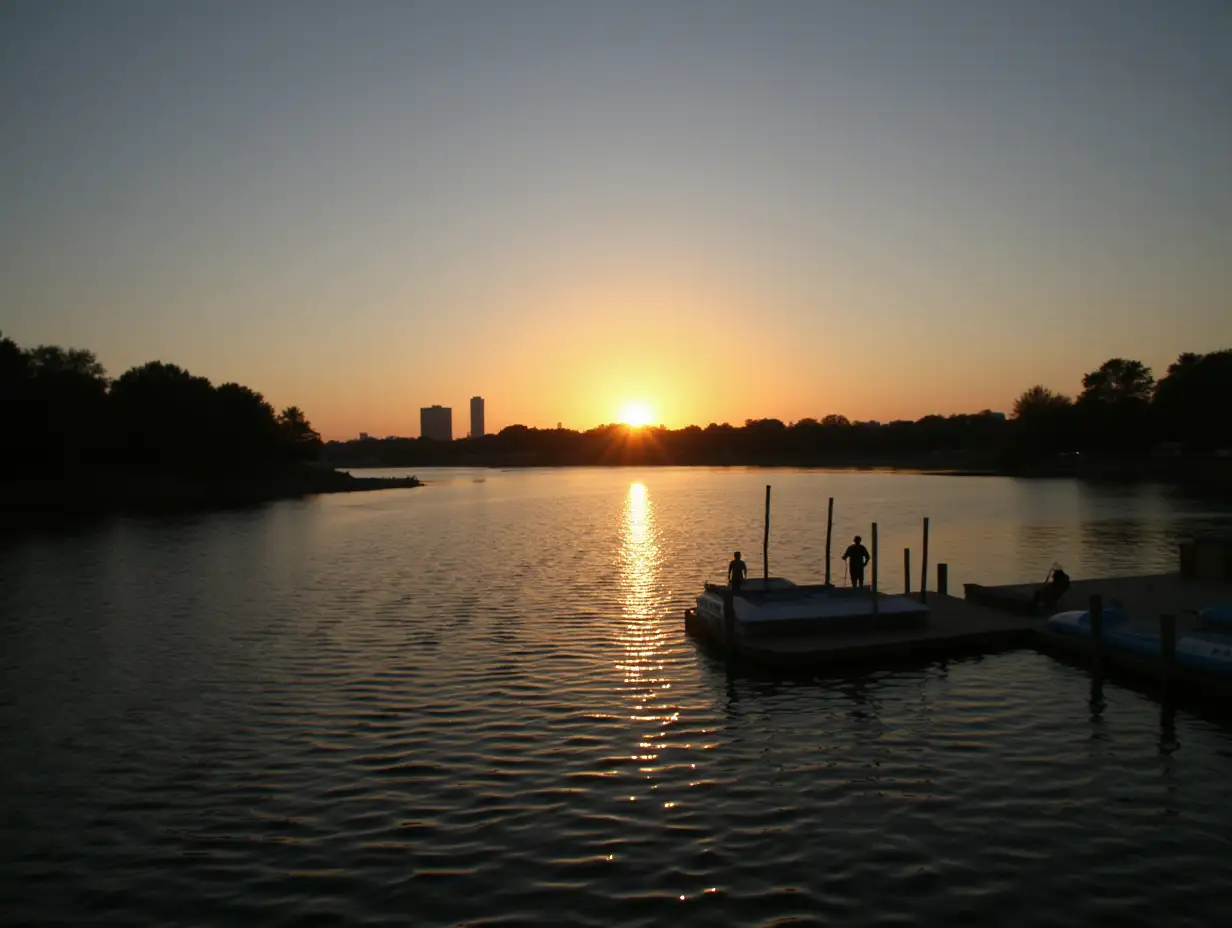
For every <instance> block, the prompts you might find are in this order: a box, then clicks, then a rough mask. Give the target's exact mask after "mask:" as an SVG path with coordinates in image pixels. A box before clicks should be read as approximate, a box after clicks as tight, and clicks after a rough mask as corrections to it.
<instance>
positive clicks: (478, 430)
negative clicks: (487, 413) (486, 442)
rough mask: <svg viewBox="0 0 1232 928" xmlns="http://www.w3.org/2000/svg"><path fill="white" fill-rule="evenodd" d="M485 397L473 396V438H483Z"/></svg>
mask: <svg viewBox="0 0 1232 928" xmlns="http://www.w3.org/2000/svg"><path fill="white" fill-rule="evenodd" d="M484 434H485V432H484V430H483V397H482V396H472V397H471V438H483V436H484Z"/></svg>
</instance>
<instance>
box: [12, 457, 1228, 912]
mask: <svg viewBox="0 0 1232 928" xmlns="http://www.w3.org/2000/svg"><path fill="white" fill-rule="evenodd" d="M420 476H423V477H428V478H429V479H431V480H432V481H433V482H432V483H430V485H429V486H426V487H424V488H421V489H417V490H409V491H389V492H382V493H371V494H355V495H351V496H330V497H319V498H315V499H311V500H306V501H301V502H286V503H279V504H275V505H271V506H267V507H263V508H260V509H256V510H250V511H242V512H228V513H218V514H209V515H194V516H185V517H179V518H159V519H120V520H115V521H110V522H105V523H101V524H95V525H90V526H82V527H78V528H74V529H71V530H69V529H60V530H56V531H51V530H48V531H45V532H38V533H29V532H26V533H22V534H20V535H15V536H14V535H10V536H8V537H5V538H3V539H2V540H0V921H3V922H4V923H6V924H18V923H34V922H39V921H47V922H54V921H58V920H68V919H76V920H81V919H87V918H93V919H95V920H97V921H99V922H104V921H105V922H108V923H112V924H152V925H153V924H171V923H198V924H228V923H235V924H254V923H257V924H300V923H305V924H307V923H312V924H331V923H338V924H344V923H353V924H377V923H388V924H422V925H434V924H455V923H465V924H474V925H477V924H511V925H512V924H528V925H533V924H548V923H574V924H582V925H606V924H630V925H631V924H682V925H686V924H696V925H708V926H710V925H727V924H733V925H734V924H750V925H772V924H805V923H810V922H812V921H816V922H817V923H821V922H826V923H829V924H833V923H868V924H877V925H882V924H895V923H897V924H935V925H955V924H1015V925H1027V924H1038V925H1089V924H1096V923H1101V924H1142V925H1158V924H1168V925H1215V924H1223V923H1224V918H1225V917H1226V911H1225V909H1226V902H1225V900H1224V896H1225V894H1226V890H1227V887H1228V886H1229V885H1230V881H1232V840H1230V839H1232V802H1230V800H1232V785H1230V784H1232V731H1230V730H1229V729H1228V728H1227V727H1224V726H1223V725H1221V724H1220V723H1218V722H1215V721H1211V720H1209V719H1207V718H1206V717H1205V716H1203V717H1197V716H1194V715H1192V714H1190V713H1189V712H1186V711H1178V712H1175V713H1173V712H1171V711H1165V710H1163V709H1161V707H1160V706H1159V705H1158V704H1157V703H1154V702H1151V701H1150V700H1148V699H1146V698H1145V697H1143V696H1141V695H1139V694H1137V693H1134V692H1130V691H1127V690H1124V689H1120V688H1118V687H1115V686H1112V685H1105V686H1100V685H1098V684H1095V683H1093V682H1092V680H1091V679H1090V678H1089V677H1088V676H1087V675H1086V674H1085V673H1084V672H1083V671H1081V670H1078V669H1074V668H1072V667H1068V666H1065V665H1062V664H1058V663H1056V662H1054V661H1052V660H1050V659H1048V658H1046V657H1043V656H1040V655H1038V654H1035V653H1032V652H1025V651H1024V652H1016V653H1011V654H1004V655H1000V656H996V657H990V658H987V659H984V660H974V661H964V662H959V663H950V664H934V665H931V666H927V667H923V668H918V669H914V670H905V671H903V670H900V671H895V672H883V673H875V674H871V675H861V676H852V677H850V678H841V679H825V680H796V681H791V682H770V681H765V680H757V679H752V678H748V677H742V676H729V675H728V674H727V673H726V672H725V670H724V668H723V667H722V666H721V665H720V664H719V663H717V662H715V661H714V660H713V659H711V658H709V657H706V656H703V655H701V654H699V653H698V652H697V651H696V650H695V648H694V646H693V645H692V644H691V643H690V642H689V641H688V640H687V639H686V638H685V637H684V633H683V621H682V617H681V613H682V610H683V609H684V607H685V606H686V605H689V604H690V603H691V601H692V598H693V596H695V595H696V592H697V590H698V588H699V586H700V583H701V581H702V580H703V579H705V578H707V577H709V576H714V577H717V576H718V575H720V574H721V573H722V570H723V568H724V565H725V563H726V559H727V557H728V556H729V555H730V551H731V550H732V549H733V548H736V547H741V548H743V549H744V550H745V552H746V558H747V559H748V560H749V563H750V569H751V572H752V573H754V574H758V573H760V570H761V564H760V548H761V507H762V501H763V499H762V494H763V492H764V490H763V487H764V485H765V484H766V483H767V482H769V483H772V484H774V488H775V489H774V521H773V535H772V545H771V566H772V568H773V571H774V572H775V573H778V574H782V575H786V576H789V577H793V578H796V579H800V580H808V579H814V578H816V577H819V576H821V574H822V573H823V572H824V564H823V554H822V552H823V550H824V524H825V507H826V497H827V496H829V495H833V496H835V497H837V503H836V506H837V510H836V532H837V534H838V535H839V537H840V538H841V539H843V540H844V541H846V539H847V536H849V535H851V534H853V533H855V532H857V531H862V532H864V534H866V535H867V532H866V531H864V530H865V529H866V527H867V526H868V525H869V523H871V522H872V521H874V520H876V521H877V522H878V523H879V541H880V543H881V555H882V558H883V563H884V564H885V565H886V566H885V567H884V568H883V570H882V572H881V574H882V577H883V578H884V579H883V583H884V585H885V586H886V587H887V588H893V587H895V586H896V585H901V582H902V575H901V571H902V567H901V564H902V548H903V547H905V546H908V545H910V546H911V547H912V548H913V554H915V556H917V557H918V548H919V540H918V537H917V536H918V533H919V521H920V518H921V517H922V516H924V515H929V516H931V517H932V520H933V534H932V539H931V552H930V557H931V559H932V560H933V561H934V562H935V561H937V560H944V561H947V562H948V563H949V564H950V574H951V584H952V586H955V587H957V585H958V584H959V583H961V582H963V581H971V580H975V581H982V582H992V583H995V582H1011V581H1023V580H1031V579H1035V578H1039V579H1042V578H1043V575H1044V574H1045V572H1046V571H1047V570H1048V568H1049V566H1051V564H1052V563H1053V561H1054V560H1055V561H1060V562H1061V563H1062V564H1064V565H1065V566H1066V568H1067V569H1069V570H1070V572H1071V573H1072V574H1073V575H1075V576H1078V577H1082V576H1095V575H1107V574H1113V573H1131V572H1137V571H1143V570H1167V569H1172V567H1173V564H1174V563H1175V555H1174V554H1173V551H1174V544H1175V541H1176V539H1177V538H1178V537H1179V536H1180V535H1183V534H1187V533H1189V532H1190V531H1192V530H1194V529H1195V528H1202V527H1205V526H1208V525H1226V524H1227V522H1228V516H1227V514H1226V513H1223V514H1220V513H1217V512H1212V511H1211V510H1210V509H1209V507H1208V506H1205V505H1202V504H1199V503H1195V502H1190V501H1186V500H1184V499H1178V498H1172V497H1169V496H1168V495H1166V494H1165V493H1164V492H1163V491H1161V490H1159V489H1155V488H1138V489H1118V490H1096V489H1091V488H1083V487H1081V486H1079V485H1078V484H1076V483H1072V482H1065V481H1061V482H1041V483H1019V482H1015V481H1010V480H1001V479H992V478H950V477H922V476H904V475H881V474H828V473H822V472H815V473H796V472H784V471H730V472H723V471H705V470H667V469H665V470H645V471H630V470H563V471H526V472H505V473H502V472H495V471H440V472H435V473H432V474H428V473H421V474H420ZM840 550H841V549H840ZM887 552H888V553H889V556H887ZM836 553H837V552H836ZM750 555H751V556H750ZM835 563H836V564H839V567H837V568H836V574H837V573H838V572H839V571H841V562H838V561H837V560H836V562H835Z"/></svg>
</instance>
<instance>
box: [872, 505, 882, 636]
mask: <svg viewBox="0 0 1232 928" xmlns="http://www.w3.org/2000/svg"><path fill="white" fill-rule="evenodd" d="M880 611H881V607H880V606H879V605H878V604H877V523H876V522H874V523H873V615H877V613H879V612H880Z"/></svg>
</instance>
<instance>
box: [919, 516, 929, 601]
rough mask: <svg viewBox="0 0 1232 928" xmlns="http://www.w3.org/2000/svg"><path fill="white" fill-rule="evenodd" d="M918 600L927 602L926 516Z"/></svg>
mask: <svg viewBox="0 0 1232 928" xmlns="http://www.w3.org/2000/svg"><path fill="white" fill-rule="evenodd" d="M920 602H922V603H926V602H928V516H925V517H924V550H923V551H922V552H921V553H920Z"/></svg>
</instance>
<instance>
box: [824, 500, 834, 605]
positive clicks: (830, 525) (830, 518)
mask: <svg viewBox="0 0 1232 928" xmlns="http://www.w3.org/2000/svg"><path fill="white" fill-rule="evenodd" d="M833 530H834V497H833V496H831V497H830V507H829V509H827V510H826V586H829V585H830V533H831V532H832V531H833Z"/></svg>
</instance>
